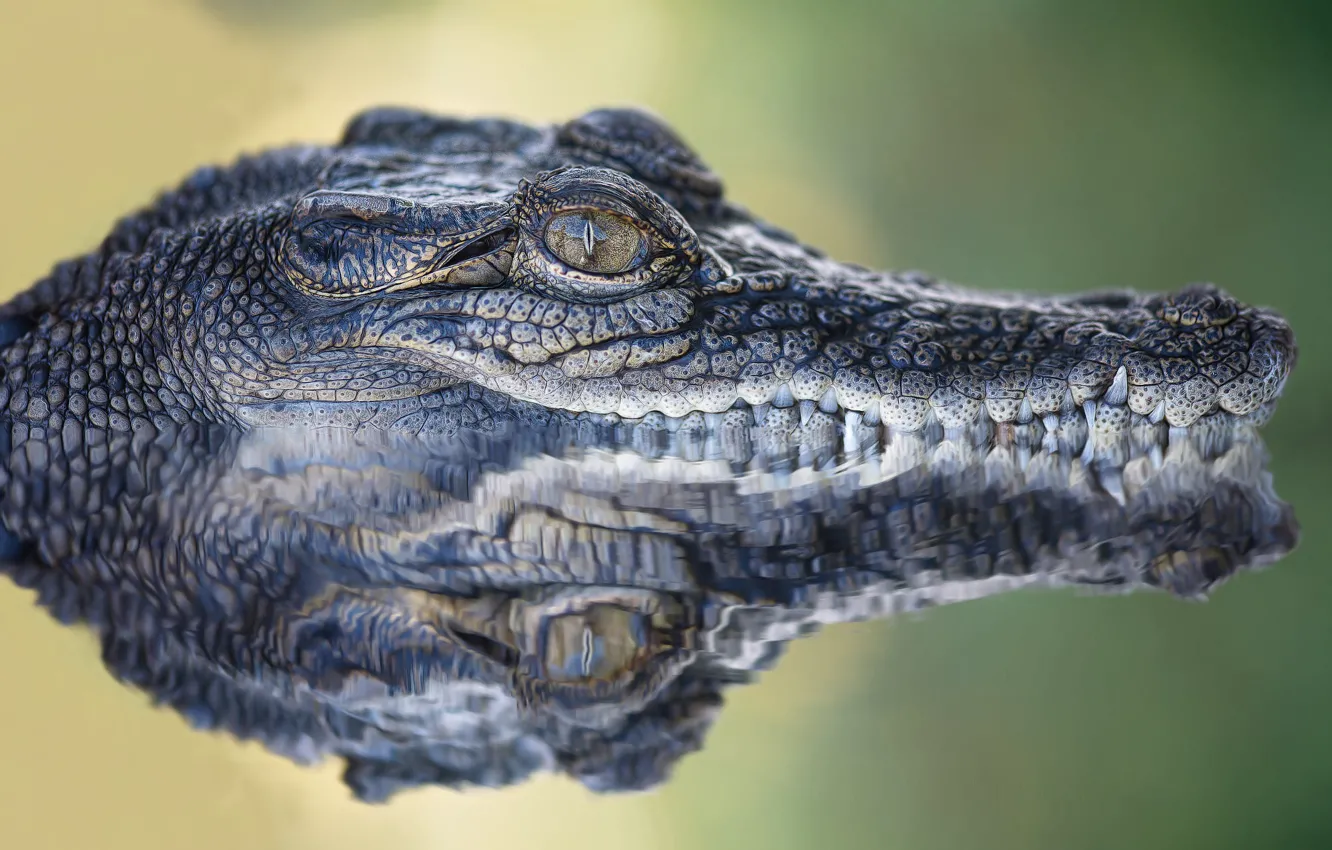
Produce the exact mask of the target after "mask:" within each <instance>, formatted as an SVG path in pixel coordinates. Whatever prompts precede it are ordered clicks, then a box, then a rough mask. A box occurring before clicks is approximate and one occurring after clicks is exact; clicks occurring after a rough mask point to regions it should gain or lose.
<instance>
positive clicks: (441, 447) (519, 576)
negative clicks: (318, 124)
mask: <svg viewBox="0 0 1332 850" xmlns="http://www.w3.org/2000/svg"><path fill="white" fill-rule="evenodd" d="M626 234H628V235H627V236H626ZM635 234H637V235H635ZM640 239H641V242H640V241H639V240H640ZM561 257H563V258H564V259H561ZM588 268H592V269H593V270H592V271H588V270H587V269H588ZM1293 345H1294V344H1293V340H1292V338H1291V334H1290V331H1289V329H1288V327H1287V326H1286V325H1285V324H1284V323H1283V322H1282V321H1281V320H1280V319H1279V318H1277V317H1275V316H1273V315H1271V314H1270V313H1266V312H1264V311H1261V310H1256V309H1253V308H1249V307H1244V306H1242V305H1239V304H1237V303H1235V302H1234V301H1233V300H1231V299H1229V298H1228V297H1227V296H1225V295H1224V294H1222V293H1220V292H1219V291H1217V290H1215V289H1211V288H1194V289H1190V290H1186V291H1185V292H1183V293H1181V294H1180V295H1177V296H1173V297H1160V296H1147V297H1137V296H1131V295H1122V294H1121V295H1104V296H1098V297H1093V298H1075V299H1044V300H1042V299H1030V298H1020V297H1016V296H1002V295H983V294H979V293H967V292H964V291H962V290H958V289H954V288H951V287H948V286H945V285H943V284H939V283H935V282H932V281H929V280H926V279H924V278H922V277H919V276H915V275H882V274H878V273H874V272H870V271H867V270H864V269H860V268H857V267H853V266H847V265H843V264H838V263H835V262H832V261H831V260H828V259H825V258H823V257H821V256H820V255H818V254H817V253H816V252H814V251H812V250H810V249H808V248H805V247H803V246H800V245H799V244H797V243H796V242H794V241H793V240H791V239H790V238H789V237H787V236H785V235H784V234H782V233H779V232H777V231H775V230H773V229H772V228H770V227H769V226H767V225H765V224H763V223H761V222H758V221H755V220H754V219H752V218H751V217H750V216H748V215H747V214H746V213H744V212H743V211H742V210H740V209H738V208H736V207H733V206H731V205H729V204H727V203H726V202H725V201H724V200H723V199H722V197H721V192H720V186H719V184H718V182H717V180H716V178H715V177H713V176H712V175H711V174H710V173H709V172H708V171H707V169H706V168H705V167H704V166H703V165H702V164H701V163H700V162H699V161H698V160H697V159H696V158H695V157H694V155H693V154H692V153H690V152H689V151H688V150H687V149H686V148H685V147H684V146H683V145H682V144H681V143H680V142H679V140H678V139H676V138H675V137H674V136H673V135H672V134H671V133H670V131H669V130H667V129H665V128H664V127H662V126H661V125H660V124H658V123H656V122H655V121H654V120H653V119H650V118H647V117H645V116H643V115H641V114H639V113H632V112H601V113H593V114H591V115H589V116H585V117H583V118H581V119H578V120H576V121H574V122H571V123H570V124H567V125H564V126H562V127H558V128H530V127H526V126H523V125H519V124H513V123H508V122H499V121H481V122H454V121H448V120H445V119H440V118H435V117H431V116H426V115H421V114H417V113H407V112H401V111H376V112H372V113H368V114H367V115H364V116H362V117H360V118H358V119H357V120H356V121H354V122H353V123H352V125H351V127H350V128H349V130H348V132H347V137H346V139H344V142H343V143H342V144H341V145H339V146H337V147H333V148H302V149H292V150H285V151H276V152H272V153H268V154H263V155H261V156H258V157H255V158H252V159H249V160H243V161H241V162H240V163H238V164H237V165H235V166H233V167H231V168H230V169H226V170H215V169H206V170H204V171H201V172H199V173H197V174H196V175H195V176H193V177H191V178H190V179H189V180H187V181H186V183H185V184H184V185H183V186H182V187H181V188H180V189H179V190H177V191H176V192H174V193H171V194H168V195H166V196H164V197H163V198H162V199H160V200H159V201H158V203H157V204H155V205H154V206H153V207H152V208H150V209H149V210H146V211H144V212H142V213H140V214H138V215H136V216H132V217H130V218H128V219H126V220H124V221H123V222H121V223H120V225H119V226H118V227H117V228H116V230H115V231H114V232H113V233H112V234H111V236H109V237H108V238H107V240H106V242H105V243H104V244H103V246H102V247H101V248H100V249H99V250H98V251H96V252H94V253H93V254H90V255H88V256H87V257H84V258H82V259H79V260H75V261H72V262H70V263H66V264H65V265H62V266H60V267H58V268H57V269H56V270H55V271H54V272H53V274H52V275H51V276H50V277H49V278H47V279H46V280H44V281H42V282H41V283H39V284H38V285H37V286H35V287H34V288H33V289H31V290H29V291H28V292H26V293H24V294H22V295H20V296H18V297H17V298H15V299H14V300H13V301H12V302H10V304H8V305H6V306H5V307H4V308H3V309H2V310H0V346H2V347H3V356H2V357H0V362H2V363H3V367H4V380H3V383H2V384H0V395H2V396H3V397H2V398H0V402H3V403H2V404H0V418H3V420H4V421H3V422H0V459H3V463H0V565H2V566H3V569H4V570H5V571H6V572H8V573H9V574H10V575H12V576H13V578H14V579H15V580H16V581H17V582H18V583H19V584H21V585H23V586H27V587H33V588H36V589H37V590H38V594H39V598H40V599H41V601H42V602H43V604H45V605H47V606H48V607H49V608H50V609H51V610H52V612H53V613H55V614H56V615H57V616H58V617H59V618H60V619H62V620H64V621H66V622H70V621H76V620H78V621H84V622H86V623H87V624H88V625H89V626H91V627H92V628H93V629H94V630H95V631H96V633H97V634H98V636H99V638H100V640H101V643H102V647H103V656H104V659H105V661H106V663H107V666H108V668H109V669H110V670H111V672H112V673H114V674H115V675H116V676H118V677H120V678H122V679H124V680H125V681H128V682H131V683H134V684H136V685H138V686H140V687H142V688H144V689H146V690H147V691H149V692H150V693H151V694H152V695H153V696H154V697H155V698H156V699H157V700H159V701H161V702H163V703H165V704H167V705H170V706H172V707H173V708H175V709H177V710H179V711H180V712H182V713H183V714H184V715H185V716H186V717H187V718H189V719H190V720H191V722H193V723H195V724H197V725H200V726H203V727H207V728H220V729H225V730H228V731H230V732H232V733H234V734H236V735H239V736H243V737H251V738H257V739H259V740H261V741H263V742H264V743H265V744H266V745H267V746H268V747H270V748H271V749H273V750H274V751H276V752H279V753H282V754H285V755H287V756H289V757H292V758H295V759H298V760H302V761H308V760H312V759H315V758H318V757H320V756H323V755H325V754H335V755H339V756H343V757H345V758H346V759H347V775H346V778H347V782H348V784H349V785H350V786H351V787H352V788H353V790H354V791H355V792H356V793H357V794H358V795H359V796H361V797H362V798H364V799H384V798H385V797H387V796H388V795H389V794H391V793H393V792H394V791H395V790H396V789H398V788H400V787H403V786H410V785H415V784H421V783H442V784H446V785H450V786H459V785H466V784H477V783H479V784H490V785H498V784H507V783H511V782H515V781H519V780H521V779H523V778H525V777H526V776H528V775H529V774H530V773H532V772H533V771H535V770H539V769H559V770H562V771H564V772H567V773H569V774H570V775H573V776H575V777H577V778H579V779H580V780H581V781H583V782H584V783H586V784H587V785H588V786H589V787H592V788H595V789H598V790H611V789H622V788H642V787H648V786H651V785H653V784H655V783H656V782H659V781H661V780H662V779H663V778H664V777H665V776H666V775H667V773H668V772H669V770H670V768H671V766H672V765H673V764H674V762H675V761H676V760H677V759H678V758H679V757H680V756H681V755H682V754H684V753H686V752H689V751H691V750H693V749H696V748H697V747H699V746H700V745H701V743H702V740H703V736H704V734H705V732H706V730H707V728H708V726H709V724H710V722H711V719H712V717H713V716H714V715H715V712H716V709H717V707H718V705H719V704H720V699H721V693H722V691H723V690H724V689H725V687H727V686H729V685H731V684H735V683H740V682H744V681H747V680H748V678H749V676H750V674H751V672H752V671H754V670H758V669H762V668H764V667H766V666H767V665H768V664H770V663H771V662H772V660H773V659H774V658H775V656H776V654H777V653H778V652H779V651H780V649H781V648H782V646H783V645H784V644H785V643H786V642H788V641H789V640H791V639H793V638H795V637H798V636H800V635H803V634H807V633H809V631H810V630H811V629H812V628H814V627H816V626H817V625H819V624H822V623H828V622H837V621H842V620H850V619H863V618H866V617H874V616H884V615H887V614H890V613H892V612H894V611H897V610H903V609H909V608H914V607H920V606H922V605H929V604H938V603H944V602H951V601H957V600H961V599H967V598H973V597H975V596H980V595H986V594H989V593H994V592H997V591H1002V590H1007V589H1012V588H1017V587H1023V586H1030V585H1047V586H1048V585H1065V584H1076V585H1080V586H1091V587H1109V588H1117V589H1132V588H1138V587H1159V588H1164V589H1166V590H1169V591H1171V592H1174V593H1177V594H1180V595H1189V596H1193V595H1200V594H1202V593H1204V592H1206V591H1207V590H1208V589H1210V588H1211V587H1212V586H1213V585H1214V584H1215V583H1216V582H1218V581H1220V580H1222V579H1225V578H1226V577H1228V576H1230V575H1232V574H1233V573H1235V572H1237V571H1239V570H1241V569H1244V568H1248V567H1251V566H1255V565H1259V564H1263V563H1267V562H1270V561H1271V560H1273V559H1275V558H1277V557H1279V556H1280V555H1281V554H1283V553H1284V552H1286V551H1288V550H1289V548H1290V547H1291V546H1292V545H1294V542H1295V538H1296V530H1295V525H1294V520H1293V517H1292V516H1291V513H1290V510H1289V508H1288V507H1287V506H1285V505H1283V504H1281V503H1280V502H1279V500H1277V498H1276V496H1275V494H1273V493H1272V491H1271V487H1270V479H1269V477H1268V476H1267V474H1266V472H1265V470H1264V468H1263V459H1262V458H1263V453H1262V449H1261V446H1260V444H1258V443H1257V442H1256V437H1255V436H1254V425H1255V424H1257V423H1259V422H1261V421H1262V419H1263V418H1264V417H1265V416H1266V415H1267V414H1268V413H1270V411H1271V408H1272V406H1273V403H1274V401H1275V399H1276V397H1277V396H1278V394H1279V393H1280V391H1281V387H1282V384H1283V382H1284V380H1285V377H1286V374H1287V372H1288V370H1289V368H1290V364H1291V363H1292V361H1293V358H1294V347H1293Z"/></svg>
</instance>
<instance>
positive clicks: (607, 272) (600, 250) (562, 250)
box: [542, 207, 649, 277]
mask: <svg viewBox="0 0 1332 850" xmlns="http://www.w3.org/2000/svg"><path fill="white" fill-rule="evenodd" d="M542 238H543V241H544V243H545V247H546V249H547V250H548V251H550V252H551V253H552V254H554V255H555V257H556V258H557V259H559V260H560V261H561V262H563V263H565V264H567V265H568V266H570V267H571V268H574V269H577V270H578V271H581V272H586V273H588V274H596V275H603V276H607V277H613V276H615V275H621V274H624V273H626V272H631V271H633V270H635V269H637V268H638V267H639V266H641V265H642V264H643V263H644V262H645V261H646V260H647V259H648V245H649V240H648V235H647V233H646V232H644V229H643V228H642V226H640V225H639V224H638V223H637V222H635V221H634V220H633V219H631V218H629V217H628V216H625V215H621V214H620V213H616V212H610V211H608V210H603V209H596V208H591V207H589V208H581V209H572V210H562V211H561V212H559V213H556V214H555V215H553V216H551V218H550V220H549V221H547V222H546V226H545V230H544V233H543V237H542Z"/></svg>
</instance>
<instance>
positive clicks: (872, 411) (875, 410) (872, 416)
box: [864, 400, 883, 428]
mask: <svg viewBox="0 0 1332 850" xmlns="http://www.w3.org/2000/svg"><path fill="white" fill-rule="evenodd" d="M864 417H865V419H864V421H865V424H866V425H870V426H873V427H876V428H877V427H878V425H879V423H880V422H881V421H883V420H882V417H881V416H880V415H879V402H878V400H875V401H872V402H870V406H869V407H867V408H865V414H864Z"/></svg>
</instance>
